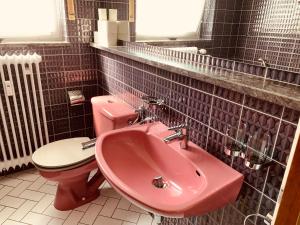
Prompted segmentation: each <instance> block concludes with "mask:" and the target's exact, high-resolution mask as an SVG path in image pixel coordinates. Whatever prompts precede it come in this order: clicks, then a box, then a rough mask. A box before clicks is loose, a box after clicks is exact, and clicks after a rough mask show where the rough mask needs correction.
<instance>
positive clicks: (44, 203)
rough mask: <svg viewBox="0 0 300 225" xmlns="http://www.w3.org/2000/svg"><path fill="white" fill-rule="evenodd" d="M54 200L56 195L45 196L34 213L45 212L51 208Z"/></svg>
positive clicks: (34, 209)
mask: <svg viewBox="0 0 300 225" xmlns="http://www.w3.org/2000/svg"><path fill="white" fill-rule="evenodd" d="M53 200H54V195H45V196H44V197H43V198H42V199H41V200H40V201H39V202H38V204H37V205H36V206H35V207H34V208H33V209H32V212H36V213H42V212H44V211H45V210H46V209H47V208H48V207H49V205H51V203H52V202H53Z"/></svg>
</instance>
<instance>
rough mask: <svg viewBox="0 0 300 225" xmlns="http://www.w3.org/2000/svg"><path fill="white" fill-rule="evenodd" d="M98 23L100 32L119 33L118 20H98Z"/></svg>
mask: <svg viewBox="0 0 300 225" xmlns="http://www.w3.org/2000/svg"><path fill="white" fill-rule="evenodd" d="M97 23H98V32H102V33H108V34H117V33H118V24H117V22H114V21H100V20H98V22H97Z"/></svg>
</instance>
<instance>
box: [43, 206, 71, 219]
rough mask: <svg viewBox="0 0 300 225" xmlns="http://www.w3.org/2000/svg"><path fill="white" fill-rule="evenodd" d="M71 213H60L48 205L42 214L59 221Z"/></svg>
mask: <svg viewBox="0 0 300 225" xmlns="http://www.w3.org/2000/svg"><path fill="white" fill-rule="evenodd" d="M70 213H71V211H70V210H69V211H60V210H57V209H56V208H54V206H53V205H49V207H48V208H47V209H46V210H45V211H44V212H43V214H45V215H47V216H51V217H55V218H59V219H64V220H65V219H66V218H67V217H68V216H69V215H70Z"/></svg>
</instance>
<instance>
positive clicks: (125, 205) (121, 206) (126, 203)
mask: <svg viewBox="0 0 300 225" xmlns="http://www.w3.org/2000/svg"><path fill="white" fill-rule="evenodd" d="M130 205H131V203H130V202H129V201H128V200H127V199H125V198H121V200H120V202H119V204H118V206H117V208H118V209H125V210H128V209H129V207H130Z"/></svg>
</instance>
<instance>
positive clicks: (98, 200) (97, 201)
mask: <svg viewBox="0 0 300 225" xmlns="http://www.w3.org/2000/svg"><path fill="white" fill-rule="evenodd" d="M106 200H107V197H105V196H102V195H100V196H99V197H98V198H96V199H95V200H94V201H92V203H95V204H98V205H104V204H105V202H106Z"/></svg>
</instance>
